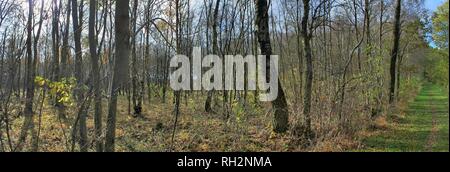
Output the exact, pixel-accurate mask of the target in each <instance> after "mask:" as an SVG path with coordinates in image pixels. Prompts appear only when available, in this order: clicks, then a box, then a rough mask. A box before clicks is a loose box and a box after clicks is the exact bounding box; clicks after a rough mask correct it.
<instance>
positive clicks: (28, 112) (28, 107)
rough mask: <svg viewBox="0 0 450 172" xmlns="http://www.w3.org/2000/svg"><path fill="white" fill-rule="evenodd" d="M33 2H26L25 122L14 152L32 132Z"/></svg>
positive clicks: (33, 72)
mask: <svg viewBox="0 0 450 172" xmlns="http://www.w3.org/2000/svg"><path fill="white" fill-rule="evenodd" d="M33 6H34V2H33V0H28V10H29V12H28V22H27V41H26V42H27V48H26V49H27V50H26V51H27V59H26V63H27V66H26V68H27V70H26V98H25V109H24V116H25V120H24V122H23V125H22V129H21V132H20V136H19V140H18V142H19V143H18V145H17V147H16V151H21V150H22V148H23V144H24V142H25V140H26V138H27V136H28V131H30V130H33V128H34V123H33V99H34V82H33V80H34V75H35V66H34V65H33V51H32V48H31V46H32V37H33V15H34V13H33V11H34V10H33Z"/></svg>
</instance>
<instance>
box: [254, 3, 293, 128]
mask: <svg viewBox="0 0 450 172" xmlns="http://www.w3.org/2000/svg"><path fill="white" fill-rule="evenodd" d="M255 5H256V6H255V8H256V25H257V34H258V42H259V46H260V49H261V54H262V55H265V56H266V62H267V66H266V71H267V72H268V71H270V68H271V65H270V56H271V55H272V45H271V41H270V34H269V4H268V3H267V0H255ZM266 79H267V80H268V81H269V80H270V73H269V72H268V74H267V75H266ZM278 80H279V79H278ZM272 106H273V108H274V112H275V113H274V120H273V130H274V131H275V132H278V133H284V132H286V131H287V130H288V122H289V112H288V107H287V102H286V97H285V94H284V90H283V87H282V86H281V82H280V81H279V82H278V97H277V99H276V100H275V101H273V102H272Z"/></svg>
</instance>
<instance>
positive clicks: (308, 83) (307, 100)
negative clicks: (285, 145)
mask: <svg viewBox="0 0 450 172" xmlns="http://www.w3.org/2000/svg"><path fill="white" fill-rule="evenodd" d="M303 6H304V11H303V19H302V36H303V41H304V44H305V53H306V54H305V59H306V80H305V97H304V103H303V104H304V109H303V115H305V123H306V124H305V125H306V126H305V127H306V128H305V129H306V131H305V132H306V136H307V137H308V138H309V139H311V138H310V137H311V134H312V128H311V97H312V84H313V75H314V74H313V61H312V52H311V34H310V33H308V30H309V27H308V20H309V11H310V0H303Z"/></svg>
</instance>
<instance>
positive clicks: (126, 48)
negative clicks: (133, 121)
mask: <svg viewBox="0 0 450 172" xmlns="http://www.w3.org/2000/svg"><path fill="white" fill-rule="evenodd" d="M129 5H130V1H129V0H121V1H116V16H115V29H116V38H115V39H116V40H115V41H116V58H115V65H114V74H113V78H112V87H111V90H110V91H111V92H110V93H111V95H110V100H109V111H108V119H107V124H106V141H105V151H106V152H114V146H115V136H116V113H117V96H118V93H119V90H120V89H121V88H122V86H123V85H124V83H125V79H126V78H127V76H128V61H129V55H130V29H129V26H130V16H129V8H130V7H129Z"/></svg>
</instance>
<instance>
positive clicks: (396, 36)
mask: <svg viewBox="0 0 450 172" xmlns="http://www.w3.org/2000/svg"><path fill="white" fill-rule="evenodd" d="M396 2H397V4H396V7H395V22H394V47H393V48H392V53H391V67H390V73H391V83H390V90H389V104H391V105H392V104H394V103H395V101H396V100H395V99H396V97H395V86H396V81H397V79H396V72H397V59H398V52H399V47H400V29H401V23H400V17H401V12H402V1H401V0H397V1H396Z"/></svg>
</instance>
